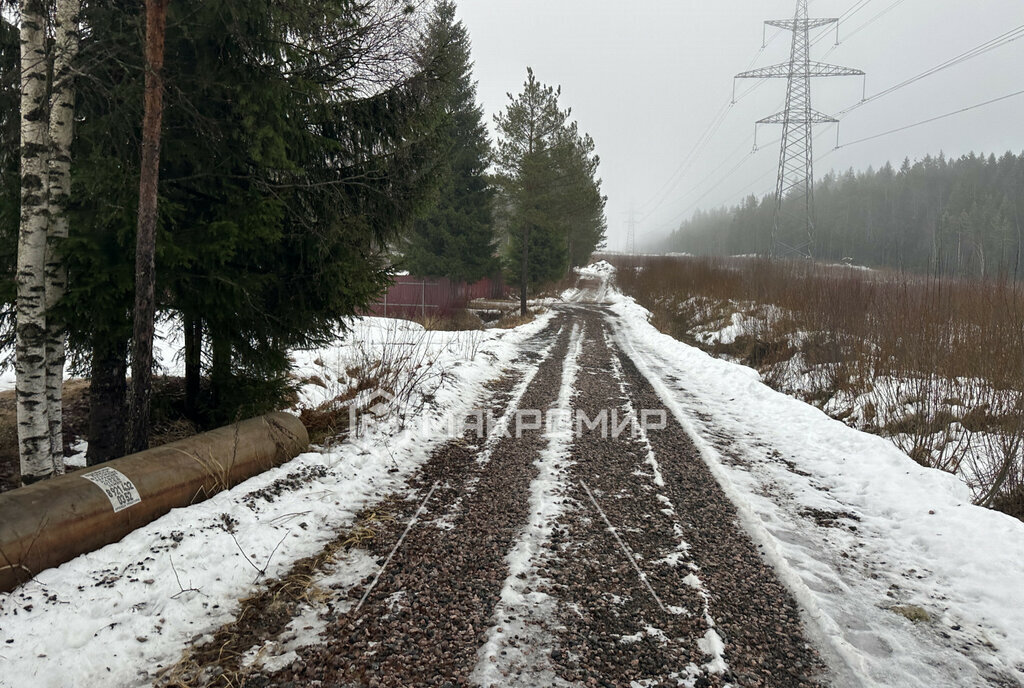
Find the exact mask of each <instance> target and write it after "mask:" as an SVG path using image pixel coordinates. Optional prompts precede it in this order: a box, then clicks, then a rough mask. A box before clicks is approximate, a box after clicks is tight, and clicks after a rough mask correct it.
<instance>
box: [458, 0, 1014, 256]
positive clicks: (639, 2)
mask: <svg viewBox="0 0 1024 688" xmlns="http://www.w3.org/2000/svg"><path fill="white" fill-rule="evenodd" d="M458 3H459V16H460V18H461V19H462V20H463V22H464V23H465V24H466V26H467V28H468V29H469V32H470V35H471V37H472V39H473V56H474V59H475V61H476V69H475V74H476V78H477V80H478V81H479V98H480V101H481V103H482V104H483V106H484V109H485V110H486V112H487V116H488V120H489V123H491V125H492V128H493V123H492V122H490V120H491V117H492V116H493V114H494V113H495V112H498V111H500V110H501V109H503V108H504V106H505V104H506V103H507V102H508V96H507V93H509V92H512V93H518V92H519V91H520V90H521V87H522V83H523V81H524V79H525V77H526V67H527V65H529V66H531V67H533V69H534V71H535V72H536V74H537V77H538V78H539V79H540V80H541V81H543V82H545V83H548V84H552V85H561V87H562V103H563V106H569V107H572V110H573V117H574V118H575V119H576V120H578V121H579V123H580V126H581V128H582V129H583V130H584V131H587V132H589V133H590V134H592V135H593V137H594V139H595V141H596V142H597V149H598V153H599V154H600V156H601V163H602V164H601V177H602V179H603V180H604V191H605V193H606V194H607V195H608V211H607V212H608V223H609V247H610V248H612V249H616V250H619V249H622V248H624V244H625V236H626V226H627V222H628V218H629V212H630V208H631V207H633V208H635V211H636V213H637V216H638V218H640V221H639V223H638V228H639V229H638V234H639V240H640V241H641V242H642V241H643V239H644V238H645V237H650V236H655V235H659V234H664V233H666V232H668V231H669V230H670V229H672V228H674V227H675V226H677V225H678V224H679V222H680V221H681V220H682V219H683V218H685V217H688V216H689V215H691V214H692V212H693V210H694V208H696V207H700V208H712V207H717V206H720V205H722V204H732V203H734V202H736V201H738V200H740V199H741V198H742V197H743V196H745V195H747V194H750V193H755V194H757V195H762V194H764V193H768V192H771V191H773V190H774V187H775V170H776V168H777V165H778V152H779V144H778V143H771V142H773V141H776V140H777V139H778V137H779V136H780V134H781V127H780V126H770V125H765V126H762V127H760V131H759V133H758V140H759V144H761V145H760V150H759V152H758V153H756V154H755V155H753V156H749V157H747V153H748V152H749V151H750V150H751V148H752V145H753V140H754V121H755V120H757V119H760V118H762V117H766V116H768V115H771V114H773V113H775V112H777V111H779V110H781V109H782V105H783V103H784V101H785V80H784V79H772V80H768V81H765V82H760V85H759V86H758V87H757V88H756V89H755V90H754V91H752V92H751V93H749V95H746V96H745V97H742V98H741V99H740V100H739V101H738V102H737V103H736V104H735V105H733V106H731V107H729V108H728V110H727V113H726V114H725V116H724V119H723V120H722V124H721V126H720V128H719V129H718V130H717V132H716V133H715V135H714V136H713V138H711V139H710V141H709V142H708V144H707V145H706V146H704V147H703V152H702V153H701V154H700V155H699V156H697V157H696V158H695V159H692V160H691V158H690V157H689V153H690V152H691V151H692V150H693V149H694V147H695V146H696V145H697V144H698V142H699V139H700V137H701V135H702V134H704V133H705V132H706V131H707V130H708V127H709V125H711V124H712V123H713V122H714V121H715V120H716V116H717V115H718V114H719V112H720V111H721V110H722V108H724V107H728V103H729V101H730V98H731V95H732V92H733V79H732V77H733V75H734V74H736V73H737V72H741V71H744V70H745V69H748V68H750V67H751V66H754V67H757V66H768V65H772V64H776V63H779V62H785V61H787V60H788V57H789V49H790V41H791V34H790V33H789V32H776V30H775V29H772V28H769V29H768V37H769V39H771V38H772V36H773V34H776V33H777V35H775V38H774V39H773V40H770V42H769V45H768V47H767V48H766V49H765V50H764V51H763V52H761V53H760V54H759V52H758V51H759V49H760V47H761V39H762V26H763V21H764V20H765V19H777V18H779V19H780V18H792V16H793V11H794V8H795V2H794V0H758V1H756V2H755V1H754V0H703V1H700V2H698V1H696V0H458ZM858 7H859V8H860V9H859V10H858V11H857V12H856V13H855V14H853V15H851V16H850V18H849V19H848V20H846V21H844V22H843V23H842V24H841V25H840V40H841V44H840V45H839V47H837V48H835V49H834V50H833V46H834V44H835V33H834V30H833V32H832V34H831V35H829V36H826V37H823V38H822V39H821V41H820V42H819V43H818V44H817V45H816V46H815V47H814V49H813V50H812V55H811V59H816V60H821V61H825V62H830V63H833V64H840V65H845V66H849V67H855V68H858V69H863V70H864V71H866V72H867V73H868V80H867V94H868V96H869V97H870V96H871V95H872V94H874V93H878V92H880V91H882V90H884V89H886V88H888V87H890V86H893V85H896V84H898V83H900V82H902V81H903V80H905V79H907V78H909V77H912V76H915V75H917V74H919V73H921V72H924V71H925V70H927V69H930V68H932V67H934V66H937V65H939V64H941V63H943V62H945V61H946V60H949V59H951V58H954V57H956V56H958V55H960V54H961V53H964V52H966V51H968V50H971V49H973V48H975V47H978V46H980V45H981V44H983V43H985V42H987V41H989V40H991V39H993V38H996V37H997V36H1000V35H1002V34H1005V33H1006V32H1008V31H1010V30H1012V29H1015V28H1017V27H1020V26H1022V25H1024V3H1022V2H1021V0H867V1H866V2H865V0H812V2H811V7H810V12H811V16H812V17H838V16H841V15H843V14H844V13H846V12H848V11H849V10H851V9H855V8H858ZM887 9H888V10H889V11H888V12H885V10H887ZM883 12H885V13H884V14H882V13H883ZM880 14H882V16H878V15H880ZM876 17H877V18H876ZM872 19H874V21H871V20H872ZM869 22H870V23H869ZM861 27H863V28H861ZM817 33H818V32H815V33H813V34H812V36H814V35H817ZM830 50H831V52H829V51H830ZM826 53H827V55H826ZM755 57H756V58H757V59H756V61H754V58H755ZM1022 75H1024V40H1018V41H1015V42H1013V43H1011V44H1009V45H1005V46H1003V47H1000V48H997V49H995V50H993V51H991V52H988V53H986V54H984V55H981V56H980V57H975V58H974V59H971V60H969V61H966V62H964V63H962V64H960V65H958V66H955V67H952V68H950V69H947V70H945V71H943V72H940V73H938V74H936V75H934V76H931V77H929V78H927V79H924V80H921V81H919V82H917V83H915V84H913V85H911V86H907V87H905V88H902V89H900V90H898V91H895V92H894V93H892V94H891V95H888V96H885V97H882V98H879V99H878V100H875V101H873V102H871V103H868V104H866V105H864V106H863V107H860V108H858V109H856V110H854V111H853V112H851V113H850V114H849V115H848V116H846V117H845V118H844V119H843V121H842V123H841V125H840V127H839V136H840V142H841V143H842V142H854V141H856V140H859V139H862V138H865V137H869V136H873V135H875V134H879V133H882V132H885V131H888V130H890V129H894V128H897V127H900V126H903V125H907V124H913V123H915V122H919V121H921V120H924V119H927V118H930V117H934V116H938V115H943V114H945V113H948V112H952V111H954V110H958V109H960V108H963V107H968V106H972V105H975V104H977V103H981V102H984V101H987V100H991V99H994V98H998V97H1001V96H1005V95H1008V94H1010V93H1014V92H1017V91H1020V90H1022V89H1024V76H1022ZM757 83H759V82H754V81H738V82H737V93H738V94H743V93H744V92H745V91H747V90H748V89H749V88H751V87H752V86H754V85H756V84H757ZM814 89H815V90H814V91H813V95H814V107H815V109H817V110H819V111H821V112H825V113H829V114H834V113H836V112H839V111H841V110H843V109H844V108H846V107H848V106H850V105H853V104H855V103H856V102H857V101H859V100H860V99H861V96H862V93H863V85H862V81H861V79H860V78H859V77H846V78H829V79H816V80H815V81H814ZM816 132H817V137H816V139H815V159H816V163H815V164H816V169H815V173H816V176H817V177H820V176H822V175H823V174H825V173H826V172H827V171H828V170H829V169H843V170H845V169H847V168H849V167H853V168H855V169H864V168H867V167H868V166H869V165H873V166H876V167H877V166H879V165H881V164H884V163H885V162H886V161H887V160H891V161H892V162H893V164H894V165H897V166H898V164H899V163H900V162H901V161H902V160H903V159H904V158H906V157H910V158H911V160H914V159H919V158H922V157H924V156H925V155H926V154H928V153H933V154H936V153H938V152H939V151H940V150H941V151H944V152H945V153H946V154H947V156H959V155H962V154H965V153H968V152H970V151H972V150H973V151H979V152H980V151H984V152H986V153H990V152H995V153H996V154H1000V153H1003V152H1006V151H1007V150H1013V151H1014V152H1017V153H1020V152H1022V151H1024V95H1021V96H1017V97H1015V98H1011V99H1008V100H1005V101H1002V102H1000V103H996V104H993V105H990V106H988V107H984V108H980V109H976V110H972V111H970V112H967V113H965V114H961V115H958V116H955V117H951V118H948V119H945V120H942V121H939V122H936V123H932V124H927V125H924V126H920V127H917V128H915V129H911V130H908V131H905V132H902V133H898V134H894V135H892V136H887V137H883V138H879V139H875V140H873V141H869V142H865V143H857V144H853V145H850V146H849V147H844V148H840V149H839V150H836V151H833V149H834V148H835V144H836V133H835V129H834V127H831V126H823V127H818V128H817V129H816ZM769 143H771V145H768V144H769ZM688 163H689V164H688ZM732 170H735V171H734V172H732V174H729V172H730V171H732ZM683 173H685V174H683Z"/></svg>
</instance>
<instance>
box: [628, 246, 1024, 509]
mask: <svg viewBox="0 0 1024 688" xmlns="http://www.w3.org/2000/svg"><path fill="white" fill-rule="evenodd" d="M614 262H616V263H617V267H618V268H619V271H618V276H617V280H618V284H619V286H620V287H621V288H622V289H623V291H625V292H626V293H628V294H630V295H632V296H633V297H635V298H636V299H637V301H638V302H639V303H641V304H642V305H643V306H645V307H646V308H648V309H649V310H650V311H651V312H652V316H653V317H652V323H653V324H654V325H655V326H656V327H658V328H659V329H660V330H662V331H663V332H666V333H668V334H671V335H672V336H674V337H676V338H678V339H681V340H684V341H687V342H689V343H696V344H700V345H702V346H703V347H704V348H706V349H708V350H709V351H711V352H712V353H715V354H718V355H723V354H725V355H729V356H732V357H734V358H736V359H739V360H741V361H743V362H744V363H746V364H748V365H751V366H753V367H756V368H758V369H759V370H760V371H761V372H762V374H763V377H764V379H765V381H766V382H768V383H769V384H772V385H773V386H775V387H777V388H779V389H782V391H787V392H794V391H798V392H799V393H800V395H801V396H803V397H804V398H805V399H806V400H807V401H810V402H812V403H816V404H817V405H819V406H822V407H826V406H830V403H831V406H830V410H831V411H832V412H833V415H835V416H837V417H840V418H842V419H844V420H845V419H846V418H847V417H848V416H850V415H851V414H853V412H854V409H853V407H852V406H850V407H847V408H835V407H836V400H837V399H855V398H857V397H858V395H869V394H870V395H871V397H872V403H871V405H870V408H864V409H863V411H864V413H863V414H862V417H859V418H858V421H859V423H860V424H861V425H864V426H866V427H867V429H870V430H872V431H875V432H878V433H879V434H882V435H885V436H887V437H890V438H892V440H893V441H894V442H895V443H896V444H897V446H899V447H900V448H901V449H902V450H904V451H905V452H906V453H907V454H908V455H910V456H911V457H912V458H914V459H915V460H917V461H919V462H920V463H922V464H923V465H926V466H931V467H934V468H939V469H942V470H946V471H950V472H955V473H958V474H960V475H961V476H963V477H964V479H965V480H966V481H967V482H968V484H969V485H970V486H971V487H972V488H973V489H974V491H975V494H976V495H977V501H978V503H980V504H984V505H986V506H996V507H998V508H1000V509H1003V510H1006V511H1009V512H1011V513H1015V514H1016V515H1024V467H1022V457H1021V454H1022V449H1024V285H1021V284H1015V283H1013V282H1008V281H1005V280H1004V281H998V280H993V281H967V280H952V279H945V278H941V279H940V278H933V277H924V276H919V275H907V274H897V273H892V272H884V271H865V270H859V269H854V268H848V267H843V266H822V265H817V264H811V263H806V262H784V261H778V262H770V261H767V260H761V259H752V258H751V259H746V258H744V259H739V258H733V259H722V258H688V257H687V258H683V257H673V258H640V259H631V258H626V257H620V258H617V259H614ZM734 314H739V315H740V317H743V318H746V320H745V321H744V327H743V334H742V336H740V337H738V338H736V340H735V341H732V342H729V343H728V344H721V343H714V342H710V341H701V340H699V339H698V336H697V334H698V333H699V332H701V331H705V332H707V331H716V330H720V329H722V328H724V327H725V326H727V325H729V324H730V321H731V319H732V318H733V317H734ZM794 370H796V371H797V372H799V373H802V374H804V377H805V378H811V379H812V382H811V384H810V387H807V386H806V385H807V384H808V383H807V381H806V379H805V380H804V381H803V382H802V384H803V385H804V386H803V387H802V388H801V389H800V390H793V389H787V384H789V382H788V381H789V380H791V379H792V373H793V371H794ZM972 445H973V448H972ZM979 446H980V450H979Z"/></svg>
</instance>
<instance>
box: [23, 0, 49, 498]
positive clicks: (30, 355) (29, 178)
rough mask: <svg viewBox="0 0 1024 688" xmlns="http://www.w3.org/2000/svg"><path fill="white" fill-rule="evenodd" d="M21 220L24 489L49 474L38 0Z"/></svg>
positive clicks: (42, 42) (26, 83) (26, 34)
mask: <svg viewBox="0 0 1024 688" xmlns="http://www.w3.org/2000/svg"><path fill="white" fill-rule="evenodd" d="M19 9H20V18H21V27H20V31H19V33H20V43H21V218H20V227H19V230H18V270H17V276H16V281H17V290H18V296H17V326H16V331H15V332H16V344H15V364H14V368H15V374H16V378H17V382H16V388H17V406H18V451H19V454H20V458H21V482H22V484H24V485H27V484H29V483H33V482H36V481H38V480H42V479H44V478H48V477H49V476H50V475H52V474H53V461H52V460H51V458H50V435H49V424H48V419H49V413H48V409H47V400H46V301H45V299H46V279H45V274H44V263H45V261H46V231H47V203H48V201H47V189H46V187H47V174H48V170H47V159H48V151H49V145H48V143H49V141H48V138H47V132H46V129H47V124H48V120H49V118H48V117H47V113H46V110H47V105H48V103H47V99H46V90H47V89H46V86H47V56H46V9H45V6H44V4H43V2H42V0H21V1H20V3H19Z"/></svg>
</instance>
